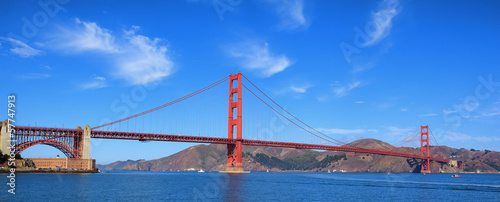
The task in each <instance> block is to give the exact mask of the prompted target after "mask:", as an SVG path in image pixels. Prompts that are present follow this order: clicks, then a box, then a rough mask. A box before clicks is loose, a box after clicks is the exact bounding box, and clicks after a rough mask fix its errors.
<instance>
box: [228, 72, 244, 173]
mask: <svg viewBox="0 0 500 202" xmlns="http://www.w3.org/2000/svg"><path fill="white" fill-rule="evenodd" d="M235 81H237V83H236V82H235ZM235 84H237V86H236V87H235V86H234V85H235ZM241 87H242V86H241V73H238V74H235V75H233V74H231V75H229V119H228V138H229V139H236V144H228V145H227V167H226V172H243V164H242V163H241V161H242V160H241V158H242V147H243V145H242V142H241V140H242V134H241V133H242V120H241V119H242V118H241V112H242V109H241V91H242V88H241ZM235 94H236V96H235ZM235 99H236V100H235ZM235 113H236V114H235ZM235 115H236V118H235ZM235 132H236V137H234V135H235Z"/></svg>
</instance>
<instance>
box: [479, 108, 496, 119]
mask: <svg viewBox="0 0 500 202" xmlns="http://www.w3.org/2000/svg"><path fill="white" fill-rule="evenodd" d="M481 116H482V117H491V116H500V109H499V108H493V109H491V110H489V111H488V112H483V113H481Z"/></svg>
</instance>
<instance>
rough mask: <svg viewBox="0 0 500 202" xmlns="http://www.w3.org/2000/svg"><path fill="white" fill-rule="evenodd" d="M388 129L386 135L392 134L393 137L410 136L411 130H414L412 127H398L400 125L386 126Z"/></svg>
mask: <svg viewBox="0 0 500 202" xmlns="http://www.w3.org/2000/svg"><path fill="white" fill-rule="evenodd" d="M385 129H386V132H385V135H387V136H391V137H394V136H398V137H399V136H405V137H406V136H408V135H410V132H412V129H409V128H398V127H395V126H389V127H385Z"/></svg>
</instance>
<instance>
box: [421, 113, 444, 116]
mask: <svg viewBox="0 0 500 202" xmlns="http://www.w3.org/2000/svg"><path fill="white" fill-rule="evenodd" d="M438 115H439V114H433V113H431V114H422V115H420V116H421V117H431V116H438Z"/></svg>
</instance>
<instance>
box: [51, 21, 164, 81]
mask: <svg viewBox="0 0 500 202" xmlns="http://www.w3.org/2000/svg"><path fill="white" fill-rule="evenodd" d="M139 29H140V27H139V26H132V28H131V29H130V30H122V33H121V34H119V35H116V34H113V32H111V31H110V30H108V29H105V28H102V27H100V26H99V25H97V23H95V22H86V21H81V20H79V19H75V24H74V26H70V27H63V28H61V30H60V31H59V33H60V34H55V35H54V36H53V37H54V38H53V40H52V41H51V43H52V44H54V46H55V48H56V49H59V50H64V51H66V52H69V53H76V54H78V53H81V52H99V53H104V57H108V58H110V59H111V61H113V63H114V69H113V70H112V71H111V72H112V73H111V74H113V75H115V76H117V77H119V78H122V79H125V80H127V81H128V83H130V84H132V85H140V84H147V83H150V82H153V81H158V80H160V79H163V78H165V77H167V76H169V75H171V74H172V73H173V67H174V63H173V62H172V61H171V60H170V58H169V57H168V56H167V52H168V49H167V45H166V44H165V41H164V40H163V39H159V38H153V39H151V38H149V37H147V36H143V35H139V34H137V31H139ZM88 86H92V85H88ZM96 86H100V85H96Z"/></svg>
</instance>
